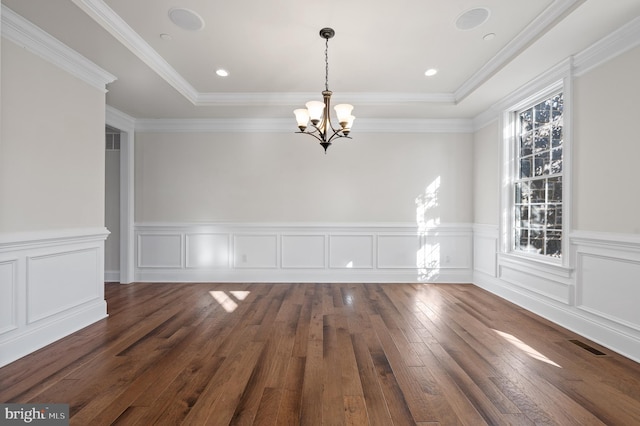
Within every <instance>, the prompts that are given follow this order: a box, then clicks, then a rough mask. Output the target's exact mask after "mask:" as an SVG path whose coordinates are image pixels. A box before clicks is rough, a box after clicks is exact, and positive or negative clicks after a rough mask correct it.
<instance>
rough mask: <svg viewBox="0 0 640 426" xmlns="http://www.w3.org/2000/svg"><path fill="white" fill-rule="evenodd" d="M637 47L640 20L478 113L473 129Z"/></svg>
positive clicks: (627, 25)
mask: <svg viewBox="0 0 640 426" xmlns="http://www.w3.org/2000/svg"><path fill="white" fill-rule="evenodd" d="M637 46H640V17H636V18H634V19H632V20H631V21H630V22H629V23H627V24H626V25H624V26H622V27H620V28H619V29H617V30H615V31H614V32H612V33H611V34H609V35H607V36H605V37H603V38H602V39H600V40H599V41H597V42H595V43H594V44H592V45H591V46H589V47H587V48H586V49H584V50H583V51H581V52H579V53H577V54H576V55H574V56H572V57H569V58H567V59H565V60H564V61H562V62H560V63H558V64H556V65H555V66H553V67H552V68H550V69H549V70H547V71H546V72H544V73H542V74H541V75H539V76H538V77H536V78H535V79H533V80H531V81H529V82H527V83H526V84H525V85H524V86H522V87H520V88H519V89H517V90H516V91H514V92H512V93H511V94H509V95H508V96H506V97H505V98H503V99H502V100H500V101H498V102H497V103H495V104H494V105H492V106H491V107H490V108H489V109H487V110H486V111H484V112H483V113H481V114H478V115H477V116H476V117H474V118H473V127H474V129H475V130H479V129H481V128H483V127H485V126H487V125H488V124H490V123H491V122H493V121H495V120H497V118H498V117H499V116H500V114H502V113H503V112H504V110H505V109H507V108H511V107H513V105H515V104H516V103H517V102H520V101H522V99H524V98H527V97H530V96H532V95H533V93H534V92H535V91H536V90H541V89H543V88H544V86H545V85H547V86H550V85H552V84H553V83H554V82H558V81H560V80H561V79H562V78H564V77H567V76H568V75H570V76H571V77H580V76H582V75H584V74H586V73H588V72H589V71H591V70H593V69H594V68H596V67H598V66H600V65H602V64H604V63H606V62H608V61H610V60H611V59H613V58H615V57H617V56H619V55H622V54H623V53H625V52H627V51H629V50H631V49H633V48H634V47H637Z"/></svg>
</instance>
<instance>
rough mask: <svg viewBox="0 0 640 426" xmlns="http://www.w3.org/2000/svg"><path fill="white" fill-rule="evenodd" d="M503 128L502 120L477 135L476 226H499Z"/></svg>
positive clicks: (475, 158) (476, 133)
mask: <svg viewBox="0 0 640 426" xmlns="http://www.w3.org/2000/svg"><path fill="white" fill-rule="evenodd" d="M500 141H501V135H500V128H499V125H498V120H493V121H492V122H491V123H489V124H488V125H486V126H484V127H483V128H481V129H479V130H477V131H476V132H475V133H474V135H473V222H474V223H477V224H484V225H493V226H497V225H498V222H499V217H500V216H499V208H500V201H499V194H500V170H501V165H500Z"/></svg>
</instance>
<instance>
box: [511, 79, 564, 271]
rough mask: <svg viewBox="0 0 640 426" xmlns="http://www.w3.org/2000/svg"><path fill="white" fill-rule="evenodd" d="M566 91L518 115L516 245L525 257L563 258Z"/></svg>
mask: <svg viewBox="0 0 640 426" xmlns="http://www.w3.org/2000/svg"><path fill="white" fill-rule="evenodd" d="M563 113H564V98H563V93H562V92H560V93H555V94H553V95H551V96H548V97H546V98H544V99H543V100H541V101H537V102H535V103H533V104H532V105H529V106H527V107H525V108H523V109H520V110H518V111H517V112H516V113H515V115H516V117H515V126H514V128H515V132H516V135H515V136H516V137H515V138H514V140H515V145H516V146H515V147H514V148H515V152H514V154H515V155H514V159H515V173H514V176H513V178H514V179H513V180H512V182H513V188H512V190H513V193H512V194H513V218H512V220H513V222H512V223H513V225H514V226H513V230H514V233H513V241H512V242H513V245H512V248H513V250H514V251H516V252H519V253H533V254H539V255H542V256H549V257H552V258H561V257H562V214H563V204H562V187H563V185H562V180H563V164H562V161H563V152H562V150H563V135H564V131H563Z"/></svg>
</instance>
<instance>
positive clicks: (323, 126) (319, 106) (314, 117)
mask: <svg viewBox="0 0 640 426" xmlns="http://www.w3.org/2000/svg"><path fill="white" fill-rule="evenodd" d="M334 35H335V31H333V29H332V28H323V29H321V30H320V37H322V38H324V39H325V49H324V64H325V78H324V91H323V92H322V97H323V98H324V102H320V101H309V102H307V103H306V104H305V106H306V108H301V109H296V110H295V111H293V113H294V114H295V116H296V121H297V122H298V128H299V129H300V131H299V132H296V133H303V134H305V135H311V136H313V137H314V138H316V139H318V140H319V141H320V145H322V147H323V148H324V152H325V154H326V152H327V148H329V146H330V145H331V141H332V140H334V139H337V138H349V139H351V137H350V136H349V133H350V132H351V126H352V125H353V120H355V117H354V116H353V115H351V111H352V110H353V106H352V105H349V104H340V105H336V106H335V107H334V109H335V110H336V115H337V116H338V123H340V128H338V129H337V130H336V129H335V128H334V127H333V125H332V124H331V117H330V114H329V113H330V111H331V110H330V105H331V94H332V92H331V91H330V90H329V39H330V38H332V37H333V36H334ZM309 120H311V126H312V128H311V130H307V127H308V124H309Z"/></svg>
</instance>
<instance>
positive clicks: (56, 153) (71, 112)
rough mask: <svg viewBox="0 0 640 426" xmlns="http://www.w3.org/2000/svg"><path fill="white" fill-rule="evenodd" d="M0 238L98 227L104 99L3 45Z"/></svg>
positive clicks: (100, 219)
mask: <svg viewBox="0 0 640 426" xmlns="http://www.w3.org/2000/svg"><path fill="white" fill-rule="evenodd" d="M2 55H3V57H4V58H3V61H2V80H3V82H4V84H3V87H2V104H3V108H2V115H3V118H2V124H3V125H2V156H0V199H1V200H2V209H0V232H21V231H34V230H51V229H65V228H87V227H95V226H104V189H103V188H104V141H103V140H104V108H105V106H104V93H101V92H100V91H99V90H96V89H95V88H94V87H91V86H90V85H88V84H84V83H81V82H79V80H78V79H77V78H75V77H73V76H71V75H69V74H68V73H66V72H64V71H63V70H61V69H59V68H57V67H56V66H54V65H52V64H50V63H48V62H46V61H45V60H43V59H41V58H40V57H38V56H35V55H33V54H31V53H29V52H28V51H27V50H26V49H23V48H21V47H19V46H17V45H15V44H14V43H12V42H10V41H7V40H3V46H2Z"/></svg>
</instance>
